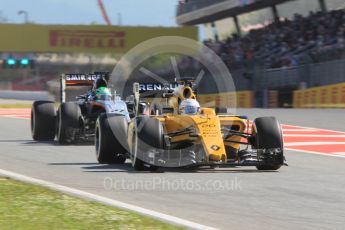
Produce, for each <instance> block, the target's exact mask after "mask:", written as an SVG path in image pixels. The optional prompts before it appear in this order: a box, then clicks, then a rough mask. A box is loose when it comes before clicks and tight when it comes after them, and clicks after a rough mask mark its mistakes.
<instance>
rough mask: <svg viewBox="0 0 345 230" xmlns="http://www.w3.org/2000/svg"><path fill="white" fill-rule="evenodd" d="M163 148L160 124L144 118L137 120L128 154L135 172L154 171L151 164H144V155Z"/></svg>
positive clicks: (154, 168)
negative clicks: (130, 150)
mask: <svg viewBox="0 0 345 230" xmlns="http://www.w3.org/2000/svg"><path fill="white" fill-rule="evenodd" d="M163 148H164V139H163V126H162V123H161V122H160V121H159V120H157V119H153V118H150V117H146V116H143V117H139V118H137V123H136V127H135V130H134V133H133V139H132V148H131V149H132V152H131V154H130V155H131V160H132V166H133V168H134V169H135V170H137V171H147V170H148V171H156V170H157V169H158V167H157V166H155V165H153V164H152V162H151V163H150V162H146V161H147V160H146V159H147V155H146V154H148V152H149V151H150V150H152V149H163Z"/></svg>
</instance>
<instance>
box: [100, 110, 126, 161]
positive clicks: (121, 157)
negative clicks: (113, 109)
mask: <svg viewBox="0 0 345 230" xmlns="http://www.w3.org/2000/svg"><path fill="white" fill-rule="evenodd" d="M127 130H128V123H127V119H126V117H124V116H119V115H107V114H102V115H101V116H100V117H99V118H98V119H97V122H96V132H95V148H96V157H97V161H98V162H99V163H100V164H123V163H124V162H125V161H126V153H127V148H126V146H125V145H126V139H125V138H126V137H127Z"/></svg>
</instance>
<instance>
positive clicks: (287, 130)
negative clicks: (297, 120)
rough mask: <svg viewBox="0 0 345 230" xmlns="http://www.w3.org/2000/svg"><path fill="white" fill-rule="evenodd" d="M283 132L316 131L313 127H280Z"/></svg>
mask: <svg viewBox="0 0 345 230" xmlns="http://www.w3.org/2000/svg"><path fill="white" fill-rule="evenodd" d="M282 129H283V132H316V131H317V130H315V129H284V127H283V128H282Z"/></svg>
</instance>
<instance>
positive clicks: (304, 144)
mask: <svg viewBox="0 0 345 230" xmlns="http://www.w3.org/2000/svg"><path fill="white" fill-rule="evenodd" d="M312 145H345V142H340V141H339V142H336V141H315V142H293V143H284V146H287V147H293V146H312Z"/></svg>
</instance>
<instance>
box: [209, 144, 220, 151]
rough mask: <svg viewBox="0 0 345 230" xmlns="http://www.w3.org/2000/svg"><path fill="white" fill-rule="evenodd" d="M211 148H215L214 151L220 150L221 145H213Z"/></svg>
mask: <svg viewBox="0 0 345 230" xmlns="http://www.w3.org/2000/svg"><path fill="white" fill-rule="evenodd" d="M211 149H213V150H214V151H218V150H219V149H220V147H219V146H218V145H212V146H211Z"/></svg>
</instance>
